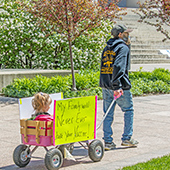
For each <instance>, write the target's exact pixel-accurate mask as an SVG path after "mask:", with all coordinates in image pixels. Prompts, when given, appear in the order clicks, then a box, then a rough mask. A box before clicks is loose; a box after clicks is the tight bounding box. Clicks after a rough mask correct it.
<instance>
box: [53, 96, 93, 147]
mask: <svg viewBox="0 0 170 170" xmlns="http://www.w3.org/2000/svg"><path fill="white" fill-rule="evenodd" d="M54 121H55V122H54V126H55V127H54V128H55V131H54V136H55V145H60V144H66V143H73V142H79V141H85V140H91V139H94V138H95V135H96V96H89V97H81V98H73V99H67V100H58V101H55V103H54Z"/></svg>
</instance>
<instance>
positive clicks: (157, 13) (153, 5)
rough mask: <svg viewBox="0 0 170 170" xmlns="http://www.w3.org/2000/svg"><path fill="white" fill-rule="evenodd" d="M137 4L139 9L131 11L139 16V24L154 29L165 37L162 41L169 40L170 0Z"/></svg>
mask: <svg viewBox="0 0 170 170" xmlns="http://www.w3.org/2000/svg"><path fill="white" fill-rule="evenodd" d="M138 4H139V8H138V9H137V10H133V11H134V12H135V13H136V14H138V15H139V16H140V20H139V22H144V23H147V24H149V25H151V26H154V27H156V30H157V31H159V32H161V33H162V34H164V35H165V38H164V39H163V41H165V40H167V39H170V31H169V26H170V0H146V1H145V2H144V3H141V2H138Z"/></svg>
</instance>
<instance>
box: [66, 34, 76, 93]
mask: <svg viewBox="0 0 170 170" xmlns="http://www.w3.org/2000/svg"><path fill="white" fill-rule="evenodd" d="M68 39H69V49H70V60H71V73H72V82H73V86H72V90H73V91H76V90H77V88H76V81H75V76H74V63H73V56H72V47H71V46H72V45H71V38H70V35H69V38H68Z"/></svg>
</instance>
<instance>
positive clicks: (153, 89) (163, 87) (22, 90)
mask: <svg viewBox="0 0 170 170" xmlns="http://www.w3.org/2000/svg"><path fill="white" fill-rule="evenodd" d="M169 73H170V72H169V71H168V70H164V69H155V70H154V71H153V72H141V71H138V72H132V73H130V74H129V76H130V80H131V84H132V88H131V92H132V94H133V95H134V96H140V95H143V94H150V93H152V94H154V93H170V84H169V81H168V80H167V77H168V76H169ZM161 74H163V75H164V76H161ZM99 76H100V72H99V71H92V70H82V71H80V72H79V73H76V74H75V79H76V84H77V91H72V90H71V87H72V78H71V75H69V76H64V77H62V76H55V77H51V78H48V77H45V76H40V75H39V76H36V77H34V78H32V79H29V78H23V79H15V80H14V81H13V83H11V84H10V85H8V86H6V87H5V88H3V89H2V93H4V95H5V96H9V97H28V96H33V95H34V94H35V93H37V92H40V91H42V92H46V93H49V94H50V93H58V92H63V93H64V97H65V98H71V97H81V96H90V95H98V99H102V89H101V88H100V87H99ZM164 78H165V79H164Z"/></svg>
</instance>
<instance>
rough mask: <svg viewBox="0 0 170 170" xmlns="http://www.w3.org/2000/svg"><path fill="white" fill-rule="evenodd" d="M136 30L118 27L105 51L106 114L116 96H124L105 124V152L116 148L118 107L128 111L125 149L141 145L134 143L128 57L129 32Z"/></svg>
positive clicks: (103, 63)
mask: <svg viewBox="0 0 170 170" xmlns="http://www.w3.org/2000/svg"><path fill="white" fill-rule="evenodd" d="M131 31H132V30H130V29H127V28H126V26H124V25H115V26H114V27H113V28H112V30H111V34H112V36H113V38H111V39H110V40H109V41H108V42H107V46H106V47H105V48H104V50H103V53H102V58H101V71H100V87H102V91H103V111H104V113H106V111H107V109H108V107H109V106H110V104H111V102H112V100H113V99H114V95H115V96H119V95H120V93H121V96H120V97H119V98H118V99H117V100H116V102H115V103H114V105H113V106H112V107H111V109H110V111H109V112H108V115H107V116H106V118H105V120H104V122H103V132H104V137H103V139H104V142H105V150H110V149H113V148H115V147H116V145H115V143H114V142H113V138H112V135H113V131H112V127H111V125H112V123H113V117H114V110H115V105H116V104H118V105H119V107H120V108H121V110H122V111H123V112H124V133H123V135H122V138H121V140H122V143H121V145H123V146H137V144H138V142H137V141H136V140H133V139H132V138H131V137H132V134H133V114H134V113H133V111H134V109H133V101H132V94H131V92H130V88H131V83H130V80H129V76H128V63H129V62H128V58H129V47H128V46H127V44H126V43H127V41H128V37H129V32H131Z"/></svg>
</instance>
